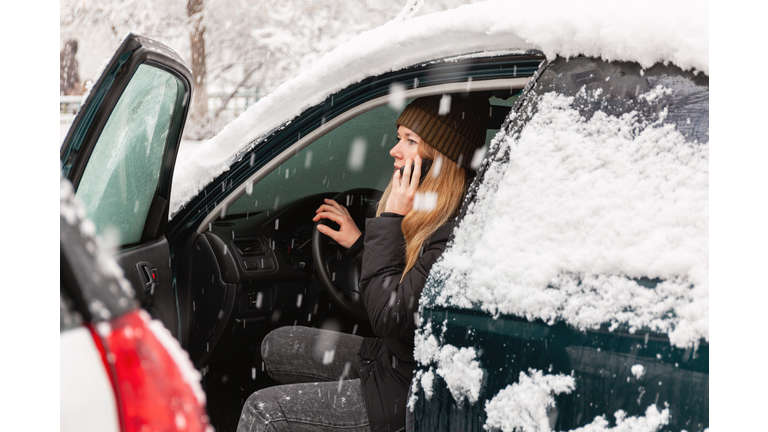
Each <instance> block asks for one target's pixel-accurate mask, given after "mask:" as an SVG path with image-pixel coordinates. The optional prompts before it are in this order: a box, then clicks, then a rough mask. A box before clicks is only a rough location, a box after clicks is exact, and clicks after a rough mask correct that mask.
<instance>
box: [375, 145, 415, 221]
mask: <svg viewBox="0 0 768 432" xmlns="http://www.w3.org/2000/svg"><path fill="white" fill-rule="evenodd" d="M414 162H415V165H414V167H413V175H411V160H410V159H406V160H405V170H404V172H403V175H400V170H396V171H395V175H394V177H393V178H392V191H391V192H390V194H389V198H388V199H387V206H386V207H385V208H384V211H385V212H391V213H397V214H399V215H403V216H405V215H407V214H408V212H410V211H411V210H412V209H413V198H414V197H415V196H416V190H417V189H418V188H419V179H420V178H421V156H416V160H415V161H414ZM409 179H410V182H409Z"/></svg>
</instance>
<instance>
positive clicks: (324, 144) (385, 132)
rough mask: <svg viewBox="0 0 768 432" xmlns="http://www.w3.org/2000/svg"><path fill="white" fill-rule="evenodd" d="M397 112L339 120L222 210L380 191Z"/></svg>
mask: <svg viewBox="0 0 768 432" xmlns="http://www.w3.org/2000/svg"><path fill="white" fill-rule="evenodd" d="M490 101H491V104H492V105H498V106H508V107H511V106H512V105H514V103H515V102H516V101H517V96H514V97H511V98H508V99H497V98H495V97H494V98H491V99H490ZM410 102H411V100H409V101H408V103H410ZM401 111H402V110H395V109H393V108H392V107H390V106H389V105H384V106H381V107H379V108H375V109H373V110H371V111H368V112H366V113H365V114H362V115H360V116H357V117H355V118H354V119H352V120H349V121H348V122H346V123H344V124H342V125H341V126H339V127H337V128H336V129H334V130H332V131H331V132H329V133H328V134H326V135H324V136H323V137H322V138H320V139H318V140H317V141H315V142H313V143H312V144H310V145H309V146H307V147H306V148H304V149H303V150H301V151H300V152H298V153H297V154H296V155H295V156H293V157H292V158H290V159H288V160H287V161H286V162H285V163H283V164H282V165H280V166H279V167H278V168H277V169H276V170H274V171H272V172H271V173H269V174H268V175H267V176H266V177H264V179H262V180H261V181H260V182H259V183H258V184H256V185H254V186H253V188H252V190H251V191H250V193H248V189H246V194H244V195H243V196H242V197H240V198H239V199H238V200H237V201H236V202H235V203H234V204H233V205H232V206H230V207H229V208H228V209H227V214H229V215H235V214H245V213H257V212H261V211H265V210H273V209H276V208H278V207H279V206H280V204H285V203H287V202H290V201H293V200H295V199H297V198H300V197H304V196H308V195H312V194H316V193H322V192H333V191H336V192H341V191H344V190H347V189H352V188H372V189H378V190H381V191H383V190H384V189H386V187H387V184H388V183H389V180H390V178H391V176H392V172H393V171H392V170H393V165H392V164H393V161H392V157H391V156H390V155H389V150H390V149H391V148H392V147H393V146H394V145H395V144H396V143H397V128H396V127H395V122H396V121H397V117H398V116H399V115H400V112H401ZM496 132H498V129H489V130H488V132H487V134H486V147H487V143H488V142H490V140H491V139H492V138H493V136H494V135H495V134H496Z"/></svg>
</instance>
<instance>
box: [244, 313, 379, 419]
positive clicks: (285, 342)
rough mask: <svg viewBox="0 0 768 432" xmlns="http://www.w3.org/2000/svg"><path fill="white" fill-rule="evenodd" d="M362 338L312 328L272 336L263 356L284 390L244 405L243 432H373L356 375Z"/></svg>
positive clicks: (286, 330)
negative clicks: (355, 365) (354, 364)
mask: <svg viewBox="0 0 768 432" xmlns="http://www.w3.org/2000/svg"><path fill="white" fill-rule="evenodd" d="M362 342H363V338H362V337H360V336H354V335H350V334H345V333H338V332H333V331H328V330H320V329H315V328H309V327H281V328H279V329H276V330H274V331H272V332H271V333H269V334H268V335H267V337H265V338H264V341H263V342H262V344H261V354H262V357H263V358H264V364H265V366H266V370H267V372H268V373H269V375H270V376H271V377H272V378H274V379H275V380H276V381H278V382H280V383H281V384H285V385H280V386H274V387H269V388H265V389H262V390H259V391H257V392H256V393H253V394H252V395H251V396H250V397H249V398H248V400H247V401H246V402H245V405H244V406H243V411H242V414H241V415H240V422H239V423H238V425H237V431H238V432H255V431H333V430H339V429H342V430H344V431H349V432H370V430H371V429H370V427H369V425H368V413H367V412H366V411H365V404H364V402H363V392H362V387H361V385H360V379H359V378H358V376H357V370H356V368H354V367H353V366H352V363H353V362H358V361H359V357H358V356H357V352H358V351H359V349H360V345H361V344H362Z"/></svg>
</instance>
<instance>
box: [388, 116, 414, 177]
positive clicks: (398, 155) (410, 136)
mask: <svg viewBox="0 0 768 432" xmlns="http://www.w3.org/2000/svg"><path fill="white" fill-rule="evenodd" d="M421 142H422V139H421V137H420V136H418V135H416V133H415V132H414V131H412V130H410V129H408V128H407V127H405V126H400V127H398V128H397V144H395V146H394V147H392V150H390V151H389V155H390V156H392V157H393V158H395V169H396V170H397V169H400V168H401V167H403V166H404V165H405V160H406V159H410V160H411V161H414V160H415V159H416V155H418V154H419V144H421Z"/></svg>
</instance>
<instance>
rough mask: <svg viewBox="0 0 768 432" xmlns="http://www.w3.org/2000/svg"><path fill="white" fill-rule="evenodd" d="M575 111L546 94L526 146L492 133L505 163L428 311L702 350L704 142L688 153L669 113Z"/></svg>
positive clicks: (705, 316) (466, 222) (453, 252)
mask: <svg viewBox="0 0 768 432" xmlns="http://www.w3.org/2000/svg"><path fill="white" fill-rule="evenodd" d="M662 91H664V89H658V88H655V89H652V90H651V92H652V93H651V94H648V95H647V97H646V100H649V101H650V100H653V99H654V97H655V96H658V95H659V94H660V92H662ZM572 103H573V98H571V97H566V96H563V95H559V94H556V93H545V94H544V95H542V96H541V98H540V99H539V107H538V109H537V113H536V115H534V116H533V118H531V119H530V121H529V122H528V124H527V125H526V126H525V127H524V129H523V130H522V131H521V132H520V134H519V136H515V137H510V136H503V132H502V133H500V134H499V135H497V137H496V138H495V140H499V141H496V142H495V143H493V144H492V146H493V145H501V146H507V147H508V150H509V156H510V162H509V163H508V164H501V163H499V162H493V163H492V165H491V166H490V168H489V170H488V173H487V174H486V178H485V182H484V183H483V184H482V185H481V186H480V188H479V190H478V195H477V197H478V198H477V200H476V202H475V203H474V204H473V206H474V207H473V208H471V210H470V212H468V213H467V216H466V217H465V218H464V219H463V220H462V222H461V224H460V226H459V227H458V228H457V229H456V231H455V240H454V242H453V244H452V245H451V246H450V247H449V248H448V250H446V252H445V253H444V254H443V257H442V259H441V260H440V261H439V262H438V263H436V264H435V267H434V268H433V272H432V274H431V278H430V279H434V280H442V281H444V286H442V287H441V289H440V291H438V292H437V293H436V294H435V295H436V297H435V298H434V299H430V301H434V302H435V303H436V304H437V305H443V306H459V307H464V308H472V307H479V308H481V309H482V310H484V311H487V312H490V313H492V314H500V313H501V314H514V315H517V316H521V317H525V318H527V319H529V320H534V319H541V320H544V321H546V322H548V323H553V322H555V321H557V320H564V321H565V322H567V323H569V324H570V325H573V326H575V327H577V328H579V329H586V328H597V327H599V326H600V325H601V324H610V325H611V328H612V329H615V328H616V327H617V326H619V325H624V326H627V327H628V328H629V330H630V331H634V330H636V329H640V328H649V329H651V330H654V331H658V332H665V333H668V335H669V338H670V341H671V342H672V344H673V345H675V346H680V347H687V346H692V345H696V344H697V343H698V341H699V340H700V338H705V339H707V340H708V338H709V256H708V254H709V239H708V231H709V198H708V186H709V180H708V177H709V176H708V174H709V154H708V143H704V144H702V143H696V142H694V143H688V142H686V140H685V139H684V137H683V136H682V135H681V134H680V132H679V131H677V130H676V129H675V126H674V125H673V124H663V123H662V121H663V119H664V114H663V113H662V115H661V118H660V120H658V121H656V122H654V123H651V124H646V125H642V124H640V122H638V120H637V115H636V113H635V112H634V111H633V112H629V113H626V114H624V115H622V116H621V117H614V116H608V115H606V114H605V113H603V112H601V111H598V112H596V113H595V114H594V115H593V116H592V118H590V119H589V120H586V119H585V118H583V117H581V116H580V115H579V111H577V110H576V109H575V107H573V106H572ZM649 103H650V102H649ZM649 282H651V283H649ZM654 284H655V285H656V286H655V287H652V286H653V285H654ZM427 288H428V289H429V283H428V287H427ZM428 289H427V290H426V291H425V293H426V292H427V291H428ZM428 297H429V296H428ZM422 301H424V299H422ZM417 349H418V347H417Z"/></svg>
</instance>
